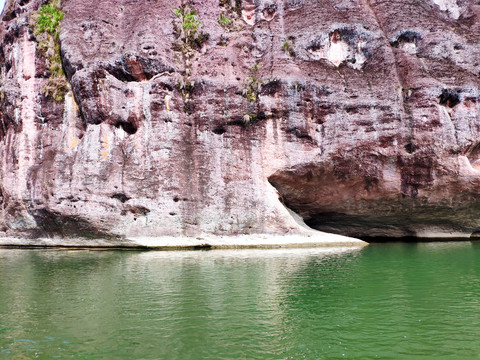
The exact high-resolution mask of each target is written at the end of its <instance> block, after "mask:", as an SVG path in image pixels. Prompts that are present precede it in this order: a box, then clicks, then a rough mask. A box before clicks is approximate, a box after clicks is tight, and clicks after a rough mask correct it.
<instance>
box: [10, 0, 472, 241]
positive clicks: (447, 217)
mask: <svg viewBox="0 0 480 360" xmlns="http://www.w3.org/2000/svg"><path fill="white" fill-rule="evenodd" d="M43 3H45V1H41V0H31V1H25V0H22V1H12V0H7V5H6V11H4V13H3V19H2V21H1V22H0V41H1V46H0V157H1V167H0V179H1V180H0V205H1V206H0V236H28V237H38V236H70V237H76V236H81V237H107V238H109V237H119V238H122V237H135V236H144V237H157V236H162V235H169V236H170V235H173V236H180V235H187V236H197V235H201V234H224V235H230V234H255V233H271V234H285V233H300V232H304V231H305V230H304V229H303V228H302V227H301V226H300V225H299V224H298V223H297V222H296V221H295V219H294V218H293V217H292V215H291V214H290V212H289V211H288V209H287V207H288V208H290V209H292V210H293V211H295V212H296V213H297V214H299V215H300V216H301V217H302V218H303V219H304V220H305V222H306V223H307V224H308V225H310V226H311V227H313V228H315V229H319V230H324V231H330V232H335V233H340V234H345V235H351V236H357V237H359V236H362V237H368V236H393V237H400V236H417V237H425V236H469V235H470V234H472V233H474V232H476V231H477V228H478V227H480V217H479V216H478V214H479V212H478V211H477V210H479V208H480V197H479V185H480V165H479V164H480V150H479V149H480V145H479V144H480V143H479V139H480V126H479V105H478V102H479V82H480V80H479V73H480V65H479V61H480V60H479V59H480V47H479V45H478V38H479V36H480V26H479V24H480V22H479V19H478V16H479V14H480V5H478V4H477V2H475V1H468V0H467V1H462V0H445V1H440V0H425V1H421V2H412V1H408V0H400V1H396V2H388V1H376V0H370V1H349V0H275V1H274V0H256V1H247V0H243V1H240V0H236V1H233V0H232V1H231V2H229V1H228V0H222V1H220V2H219V1H218V0H198V1H192V2H190V3H189V4H190V7H191V8H192V9H194V10H195V11H197V13H198V18H199V19H200V20H201V21H202V26H201V28H200V30H199V35H201V34H202V33H205V34H208V36H204V37H202V38H201V39H200V38H199V39H198V41H196V42H195V43H194V44H192V46H191V47H192V49H189V50H187V51H182V43H181V41H182V40H181V34H180V30H179V28H180V27H179V26H181V24H180V25H179V22H178V19H177V17H176V15H175V14H174V12H173V9H174V8H177V7H180V6H181V5H182V3H181V2H180V1H178V0H174V1H163V0H162V1H160V0H158V1H146V0H141V1H122V2H119V1H116V0H103V1H90V0H83V1H78V0H64V1H63V2H62V7H63V11H64V12H65V17H64V19H63V21H62V24H61V32H60V41H61V49H62V63H63V67H64V69H65V72H66V74H67V78H68V81H69V83H70V86H71V90H70V91H69V92H68V93H67V95H66V96H65V100H64V101H62V102H55V101H52V100H50V99H49V98H47V97H46V96H45V95H44V91H43V88H44V86H45V83H46V81H47V80H48V69H47V67H46V65H45V59H44V58H43V55H42V54H40V53H39V51H38V47H37V42H36V39H35V36H34V34H33V33H32V30H31V29H29V25H28V23H29V19H30V17H31V15H32V13H33V12H34V11H35V10H36V9H38V8H39V6H41V4H43ZM185 3H188V2H185ZM220 14H224V16H226V17H227V18H229V19H230V20H231V22H230V23H229V24H228V25H227V26H221V25H220V24H219V22H218V21H217V19H218V18H219V16H220Z"/></svg>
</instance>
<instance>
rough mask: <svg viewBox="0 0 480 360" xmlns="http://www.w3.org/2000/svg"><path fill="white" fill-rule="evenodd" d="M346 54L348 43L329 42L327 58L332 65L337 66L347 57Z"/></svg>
mask: <svg viewBox="0 0 480 360" xmlns="http://www.w3.org/2000/svg"><path fill="white" fill-rule="evenodd" d="M347 56H348V44H347V43H346V42H344V41H337V42H333V41H332V42H331V43H330V47H329V48H328V50H327V59H328V61H330V62H331V63H332V64H333V65H335V66H337V67H338V66H339V65H340V64H341V63H342V62H344V61H345V60H346V59H347Z"/></svg>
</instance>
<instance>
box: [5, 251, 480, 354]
mask: <svg viewBox="0 0 480 360" xmlns="http://www.w3.org/2000/svg"><path fill="white" fill-rule="evenodd" d="M479 300H480V244H475V243H470V242H465V243H427V244H392V245H371V246H368V247H366V248H363V249H360V250H345V249H330V250H327V251H325V250H320V249H310V250H307V249H297V250H230V251H224V250H217V251H197V252H194V251H188V252H134V251H52V250H10V249H3V250H0V359H32V358H40V359H53V358H60V359H61V358H64V359H67V358H68V359H69V358H74V359H339V358H349V359H372V358H379V359H473V358H479V357H480V301H479Z"/></svg>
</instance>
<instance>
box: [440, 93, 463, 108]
mask: <svg viewBox="0 0 480 360" xmlns="http://www.w3.org/2000/svg"><path fill="white" fill-rule="evenodd" d="M439 100H440V105H443V106H448V107H449V108H453V107H455V106H456V105H458V104H459V103H460V96H459V95H458V92H457V91H455V90H451V89H443V91H442V94H441V95H440V96H439Z"/></svg>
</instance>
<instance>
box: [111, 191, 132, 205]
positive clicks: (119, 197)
mask: <svg viewBox="0 0 480 360" xmlns="http://www.w3.org/2000/svg"><path fill="white" fill-rule="evenodd" d="M111 198H112V199H117V200H118V201H120V202H122V203H124V202H127V201H128V200H130V198H129V197H128V196H127V195H125V194H123V193H116V194H113V195H112V196H111Z"/></svg>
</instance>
